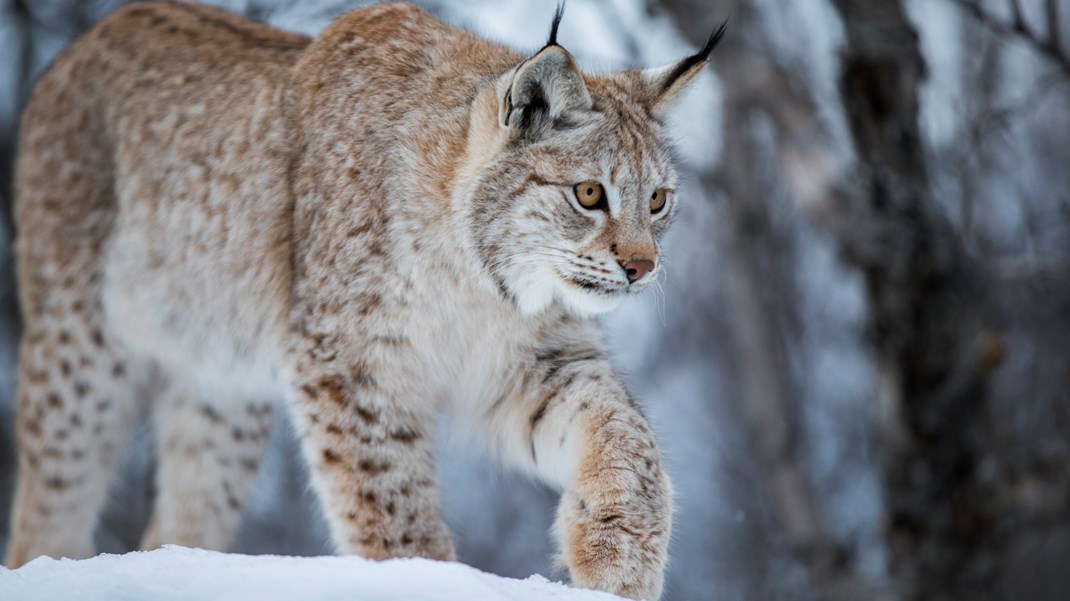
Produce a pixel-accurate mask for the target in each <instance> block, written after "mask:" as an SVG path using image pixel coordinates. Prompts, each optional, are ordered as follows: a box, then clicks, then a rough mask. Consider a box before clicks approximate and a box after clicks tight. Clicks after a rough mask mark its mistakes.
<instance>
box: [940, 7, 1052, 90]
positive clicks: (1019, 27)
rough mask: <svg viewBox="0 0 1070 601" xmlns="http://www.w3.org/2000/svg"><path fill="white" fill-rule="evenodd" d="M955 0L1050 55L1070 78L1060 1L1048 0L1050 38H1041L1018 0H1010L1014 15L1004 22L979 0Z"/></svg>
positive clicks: (994, 28) (986, 21) (994, 26)
mask: <svg viewBox="0 0 1070 601" xmlns="http://www.w3.org/2000/svg"><path fill="white" fill-rule="evenodd" d="M952 2H954V3H955V4H956V5H958V6H959V7H960V8H962V10H963V11H964V12H965V13H966V14H968V15H971V16H972V17H973V18H975V19H977V21H979V22H980V23H982V24H983V25H985V26H986V27H988V28H989V29H991V30H992V31H994V32H996V33H999V34H1004V35H1015V36H1018V37H1019V38H1021V39H1023V40H1025V41H1027V42H1029V44H1030V45H1031V46H1033V48H1035V49H1036V50H1037V52H1038V53H1040V55H1041V56H1045V57H1047V58H1048V59H1049V60H1051V61H1052V62H1053V63H1054V64H1055V65H1056V66H1057V67H1059V69H1060V70H1061V71H1062V72H1063V73H1065V74H1066V76H1067V77H1070V52H1067V51H1066V49H1064V48H1063V47H1062V44H1061V42H1060V38H1061V36H1060V33H1059V19H1058V17H1059V14H1058V13H1059V9H1058V8H1057V7H1056V4H1057V3H1058V0H1048V2H1047V8H1046V11H1045V12H1046V14H1047V18H1048V36H1047V38H1044V37H1041V34H1040V33H1038V32H1036V31H1034V30H1033V29H1032V28H1031V27H1029V24H1028V23H1026V22H1025V18H1024V16H1023V15H1022V8H1021V5H1020V4H1018V0H1011V15H1012V17H1011V21H1010V22H1009V23H1008V22H1005V21H1001V20H999V19H998V18H996V17H995V16H994V15H992V14H990V13H988V12H986V11H985V10H984V9H983V8H981V4H980V3H979V2H977V1H976V0H952Z"/></svg>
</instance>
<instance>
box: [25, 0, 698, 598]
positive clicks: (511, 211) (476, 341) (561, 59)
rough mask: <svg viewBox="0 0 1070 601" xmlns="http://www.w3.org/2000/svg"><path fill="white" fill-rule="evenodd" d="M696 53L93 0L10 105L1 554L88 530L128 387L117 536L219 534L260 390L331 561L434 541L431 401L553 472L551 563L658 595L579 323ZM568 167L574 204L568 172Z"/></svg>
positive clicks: (642, 441)
mask: <svg viewBox="0 0 1070 601" xmlns="http://www.w3.org/2000/svg"><path fill="white" fill-rule="evenodd" d="M559 16H560V15H559ZM559 16H558V18H559ZM556 29H557V19H555V22H554V26H553V30H554V31H555V32H556ZM711 47H712V46H711ZM710 49H711V48H707V49H704V54H702V53H700V54H701V56H699V55H696V56H699V58H698V59H696V58H695V57H690V58H689V59H686V61H690V62H686V61H685V62H683V63H680V64H679V65H676V66H670V67H668V68H665V69H659V70H652V71H646V72H626V73H615V74H606V75H590V74H585V73H582V72H581V71H580V70H579V68H578V67H577V66H576V63H575V61H574V60H573V59H572V57H571V56H570V55H569V54H568V52H567V51H566V50H565V49H564V48H563V47H561V46H560V45H558V43H557V40H556V36H552V37H551V41H550V43H548V44H547V45H546V46H545V47H544V48H543V49H541V50H540V51H539V52H537V53H536V54H534V55H532V56H529V57H523V56H520V55H518V54H515V53H514V52H513V51H511V50H509V49H507V48H504V47H502V46H500V45H497V44H494V43H491V42H488V41H485V40H483V39H481V38H479V37H476V36H474V35H472V34H470V33H467V32H465V31H462V30H459V29H456V28H452V27H448V26H446V25H443V24H441V23H439V22H437V21H435V20H434V19H433V18H432V17H430V16H429V15H427V14H426V13H424V12H422V11H420V10H419V9H416V8H413V7H411V6H408V5H404V4H386V5H379V6H374V7H371V8H366V9H360V10H354V11H352V12H349V13H347V14H345V15H343V16H341V17H339V18H338V19H337V20H336V21H335V22H334V23H333V24H332V25H330V26H329V27H328V28H327V29H326V30H325V31H324V32H323V33H322V34H320V35H319V36H318V37H317V38H316V39H315V40H310V39H307V38H305V37H303V36H299V35H295V34H290V33H285V32H282V31H278V30H275V29H271V28H269V27H267V26H264V25H260V24H256V23H252V22H248V21H245V20H242V19H240V18H237V17H235V16H232V15H230V14H228V13H225V12H223V11H220V10H217V9H213V8H207V7H203V6H199V5H194V4H185V3H136V4H132V5H129V6H127V7H125V8H122V9H120V10H119V11H117V12H116V13H115V14H113V15H112V16H110V17H108V18H107V19H105V20H103V21H102V22H101V23H99V24H98V25H97V26H96V27H94V28H93V29H92V30H91V31H90V32H89V33H88V34H86V35H84V36H83V37H81V38H80V39H79V40H77V41H76V42H75V43H74V44H73V45H72V46H71V47H70V48H69V49H67V50H66V51H65V52H64V53H63V54H62V55H61V56H60V57H59V58H58V59H57V60H56V62H55V63H54V64H53V65H52V66H51V67H50V69H49V70H48V71H47V73H46V74H45V75H44V76H43V77H42V78H41V80H40V81H39V82H38V84H37V86H36V88H35V90H34V93H33V97H32V99H31V101H30V103H29V106H28V108H27V110H26V113H25V115H24V117H23V121H22V127H21V139H20V145H19V148H20V155H19V157H18V163H17V181H16V190H17V196H16V205H15V217H16V220H17V224H18V232H19V235H18V240H17V259H18V278H19V292H20V300H21V303H22V308H23V314H24V318H25V335H24V337H23V340H22V344H21V347H20V363H19V371H18V393H17V394H18V396H17V398H18V401H17V421H18V444H19V452H20V455H19V475H18V483H17V487H18V490H17V494H16V500H15V509H14V514H13V518H12V519H13V523H12V538H11V545H10V548H9V551H8V563H9V565H11V566H18V565H20V564H22V563H24V562H26V561H28V560H30V559H32V558H33V557H36V556H37V555H41V554H45V555H51V556H61V555H64V556H68V557H85V556H88V555H90V554H92V553H93V551H94V550H93V547H92V543H91V535H92V530H93V527H94V524H95V521H96V518H97V513H98V511H99V510H100V508H101V505H102V503H103V500H104V497H105V492H106V488H107V482H108V479H109V478H110V474H111V472H112V470H113V468H114V465H115V457H116V449H117V448H118V445H119V444H121V443H122V441H123V438H124V436H125V434H126V431H127V430H128V428H129V426H130V424H131V422H132V420H133V418H134V416H135V415H136V414H137V413H138V407H139V399H141V398H147V399H149V401H150V403H151V406H152V408H153V411H154V412H155V416H156V419H155V423H156V427H157V439H158V454H159V462H160V468H159V470H158V475H159V478H158V482H157V488H158V495H157V500H156V508H155V511H154V514H153V519H152V522H151V524H150V528H149V530H148V532H147V533H146V535H145V539H144V546H145V547H154V546H156V545H159V544H163V543H180V544H185V545H192V546H202V547H208V548H216V549H224V548H226V546H227V545H228V544H229V542H230V539H231V535H232V534H233V531H234V528H235V526H236V523H237V519H238V516H239V514H240V510H241V506H242V502H243V500H244V497H245V495H246V493H247V492H248V490H249V487H250V484H251V482H252V479H253V476H254V475H255V473H256V470H257V463H258V461H259V458H260V452H261V450H262V447H263V443H264V439H265V437H266V433H267V427H268V422H269V418H270V415H271V410H272V409H271V408H272V406H273V405H274V404H275V403H276V402H277V401H278V402H281V404H282V406H284V407H285V408H286V410H288V411H289V412H290V414H291V417H292V419H293V422H294V423H295V425H296V428H297V430H298V433H299V435H300V439H301V441H302V446H303V452H304V455H305V457H306V458H307V461H308V464H309V466H310V470H311V478H312V483H313V485H314V488H315V490H316V491H317V492H318V495H319V497H320V499H321V500H322V503H323V508H324V514H325V516H326V518H327V521H328V524H329V525H330V530H331V534H332V537H333V540H334V542H335V545H336V546H337V548H338V550H339V551H341V552H346V553H359V554H361V555H364V556H365V557H370V558H376V559H382V558H388V557H403V556H424V557H432V558H438V559H451V558H453V556H454V553H453V547H452V545H451V543H450V538H449V535H448V533H447V531H446V528H445V526H444V525H443V523H442V521H441V518H440V516H439V498H438V493H437V491H436V484H435V467H434V457H433V452H432V450H433V446H434V445H433V441H432V430H433V428H432V423H433V421H434V419H435V416H436V415H437V414H439V413H440V412H441V411H445V410H449V411H452V412H454V413H455V414H456V415H457V417H458V419H457V423H458V426H457V427H458V428H465V427H467V428H468V430H469V432H470V434H471V436H473V437H474V438H476V439H477V440H480V441H482V442H483V443H484V444H485V446H486V447H487V449H488V450H489V451H490V452H491V453H492V454H493V455H495V456H496V457H498V458H500V459H501V460H502V461H503V462H505V463H507V464H509V465H512V466H516V467H519V468H520V469H523V470H526V471H528V472H530V473H531V474H533V475H534V476H536V477H538V478H540V479H542V480H544V481H546V482H548V483H550V484H552V485H554V486H557V487H559V488H560V489H561V490H562V491H563V494H562V501H561V505H560V510H559V512H558V519H557V523H556V526H555V532H556V533H557V537H558V539H559V542H560V545H561V558H562V561H563V563H564V565H565V566H567V568H568V570H569V571H570V573H571V576H572V579H573V581H574V582H575V583H576V584H577V585H580V586H586V587H594V588H599V589H603V590H607V591H613V592H616V593H620V594H623V595H628V596H631V597H636V598H654V597H657V596H658V595H659V592H660V589H661V583H662V572H663V568H664V565H665V562H666V559H667V546H668V541H669V532H670V526H671V514H672V512H671V499H670V489H669V481H668V478H667V477H666V476H665V474H664V473H663V472H662V470H661V467H660V462H659V457H658V451H657V447H656V445H655V441H654V437H653V434H652V433H651V431H650V428H649V427H648V426H647V424H646V422H645V420H644V419H643V417H642V414H641V412H640V411H639V409H638V407H637V406H636V404H635V402H634V401H633V400H632V398H631V397H630V396H629V395H628V393H627V391H626V390H625V389H624V388H623V387H622V386H621V384H620V382H619V380H618V378H617V376H616V374H615V373H614V370H613V368H612V366H611V365H610V363H609V362H608V361H607V360H606V357H605V352H604V350H603V345H602V342H601V339H600V335H599V332H598V329H597V327H596V324H595V323H594V321H593V316H594V315H596V314H598V313H601V312H604V311H607V310H609V309H611V308H612V307H614V306H615V305H616V304H617V303H619V302H620V301H621V300H622V299H623V298H625V297H627V296H629V295H632V294H636V293H638V292H640V291H641V290H642V289H643V288H645V287H646V286H647V285H648V284H649V283H650V282H651V281H653V279H654V278H655V277H656V276H657V273H656V272H657V268H656V265H659V264H660V261H659V252H660V248H659V240H660V239H661V237H662V235H663V234H664V232H665V230H666V228H667V227H668V225H669V223H670V221H671V220H672V218H673V216H674V215H675V213H676V206H677V203H676V199H675V197H674V196H675V195H673V194H671V193H670V194H669V197H668V203H667V205H666V206H665V208H664V209H662V210H661V211H659V212H657V213H653V212H652V211H651V206H650V198H651V196H652V194H653V193H654V192H655V190H657V189H659V188H665V189H669V190H671V189H673V188H674V187H675V185H676V175H675V173H674V171H673V167H672V163H671V161H670V159H669V153H668V151H667V149H666V144H665V142H664V132H663V126H662V121H663V118H664V112H665V110H666V101H667V99H668V98H669V97H671V96H673V95H675V94H676V92H677V91H678V90H679V89H680V87H681V86H682V85H684V83H686V81H687V80H688V79H690V78H691V77H692V76H693V75H694V73H695V72H696V70H697V68H698V67H700V66H701V65H702V64H705V61H706V57H707V56H708V53H709V52H708V51H709V50H710ZM588 180H591V181H597V182H599V183H600V184H601V185H602V186H603V188H604V190H605V199H604V200H605V202H604V204H603V205H602V206H601V207H600V208H599V209H597V210H588V209H585V208H583V207H582V206H581V205H579V204H578V202H577V199H576V197H575V195H574V193H573V186H574V185H575V184H576V183H578V182H584V181H588ZM643 261H645V262H648V263H647V264H648V265H652V266H655V268H654V269H653V270H651V271H652V272H651V273H648V274H646V275H645V276H644V275H643V273H645V272H640V271H636V270H634V269H633V270H632V271H631V274H630V275H629V269H630V267H629V265H633V264H637V263H636V262H643Z"/></svg>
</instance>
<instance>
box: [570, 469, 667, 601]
mask: <svg viewBox="0 0 1070 601" xmlns="http://www.w3.org/2000/svg"><path fill="white" fill-rule="evenodd" d="M610 470H611V471H612V472H613V473H612V474H607V473H605V472H606V471H610ZM602 471H603V473H601V474H599V475H600V476H601V477H598V478H591V479H588V481H587V482H585V483H583V482H581V485H580V486H577V487H576V488H574V489H571V490H568V491H566V492H565V493H564V495H563V496H562V498H561V505H560V507H559V509H558V516H557V524H556V528H557V530H558V537H559V540H560V541H561V542H562V558H561V559H562V560H563V561H564V563H565V565H566V566H567V568H568V570H569V573H570V574H571V576H572V582H573V584H575V585H576V586H581V587H584V588H592V589H598V590H603V591H607V592H611V593H615V594H618V595H622V596H624V597H630V598H632V599H645V600H648V601H652V600H654V599H657V598H658V597H659V596H660V595H661V586H662V580H663V577H664V571H665V562H666V561H667V560H668V546H669V533H670V530H671V527H672V498H671V492H670V487H669V480H668V477H667V476H666V475H665V474H664V473H662V472H661V471H660V469H658V468H657V467H656V466H655V467H654V469H653V470H649V471H647V470H633V469H630V468H624V467H604V468H602ZM644 472H645V473H644ZM607 475H608V476H610V477H608V478H607V477H606V476H607Z"/></svg>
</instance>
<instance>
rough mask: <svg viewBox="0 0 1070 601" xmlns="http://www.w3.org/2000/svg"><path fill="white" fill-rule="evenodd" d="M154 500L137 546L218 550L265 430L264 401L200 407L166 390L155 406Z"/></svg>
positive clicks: (225, 542) (187, 395)
mask: <svg viewBox="0 0 1070 601" xmlns="http://www.w3.org/2000/svg"><path fill="white" fill-rule="evenodd" d="M156 411H157V414H156V421H155V424H156V434H157V441H158V444H157V455H158V468H157V472H156V474H157V484H156V486H157V497H156V506H155V508H154V510H153V516H152V520H151V522H150V524H149V528H148V531H147V532H146V533H145V537H144V539H143V540H142V548H144V549H153V548H156V547H159V546H160V545H163V544H178V545H183V546H186V547H200V548H203V549H212V550H218V551H225V550H227V548H228V547H229V546H230V543H231V539H232V538H233V536H234V531H235V529H236V528H237V526H238V522H239V520H240V519H241V508H242V503H243V502H244V500H245V497H246V495H247V494H248V492H249V489H250V488H251V487H252V485H253V481H254V480H255V478H256V473H257V467H258V465H259V462H260V458H261V455H262V454H263V451H264V445H265V443H266V442H267V436H268V430H269V429H270V426H271V405H270V404H267V403H234V402H221V403H208V402H204V401H202V400H201V399H200V397H199V396H198V395H196V394H194V393H192V392H191V391H187V390H184V389H180V388H178V387H171V388H169V389H168V390H167V392H166V393H165V395H164V397H163V398H160V399H159V402H158V403H157V407H156Z"/></svg>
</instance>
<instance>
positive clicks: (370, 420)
mask: <svg viewBox="0 0 1070 601" xmlns="http://www.w3.org/2000/svg"><path fill="white" fill-rule="evenodd" d="M354 409H356V411H357V415H358V416H359V417H360V419H361V420H362V421H363V422H364V423H366V424H374V423H378V421H379V412H378V411H374V410H371V409H368V408H367V407H361V406H360V405H355V407H354Z"/></svg>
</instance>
